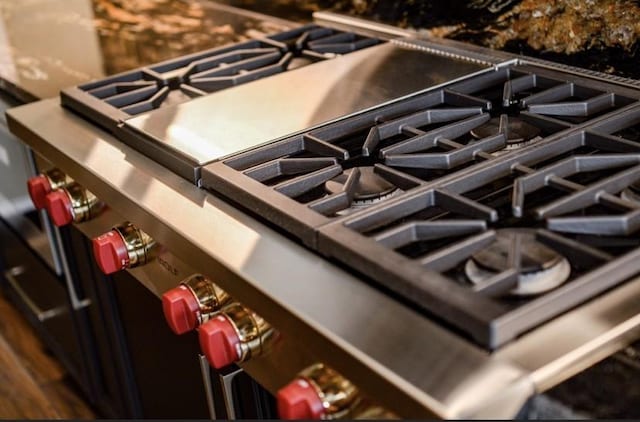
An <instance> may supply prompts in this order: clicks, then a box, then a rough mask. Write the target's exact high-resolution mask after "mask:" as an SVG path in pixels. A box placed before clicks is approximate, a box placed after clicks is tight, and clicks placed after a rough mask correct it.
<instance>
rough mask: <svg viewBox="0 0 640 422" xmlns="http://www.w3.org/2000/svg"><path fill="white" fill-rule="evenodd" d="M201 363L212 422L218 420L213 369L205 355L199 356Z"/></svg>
mask: <svg viewBox="0 0 640 422" xmlns="http://www.w3.org/2000/svg"><path fill="white" fill-rule="evenodd" d="M198 360H199V361H200V372H202V382H203V384H204V392H205V396H206V398H207V407H208V408H209V417H210V418H211V420H212V421H214V420H216V419H218V418H217V417H216V405H215V403H214V401H213V386H212V384H211V367H210V366H209V362H207V358H206V357H205V356H204V355H198Z"/></svg>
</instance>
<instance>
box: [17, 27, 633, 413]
mask: <svg viewBox="0 0 640 422" xmlns="http://www.w3.org/2000/svg"><path fill="white" fill-rule="evenodd" d="M355 24H357V22H356V23H354V25H355ZM338 28H339V29H338ZM343 29H344V28H343V27H340V26H339V25H337V26H336V27H335V28H325V27H322V26H311V27H304V28H302V29H294V30H293V31H288V32H287V33H285V34H287V35H282V34H281V35H276V36H272V37H270V38H269V39H268V40H266V41H265V40H259V41H256V42H255V43H254V42H250V43H248V44H247V45H243V46H242V47H241V50H242V51H243V52H242V53H238V52H237V48H238V47H237V46H236V47H231V48H229V49H226V48H225V49H222V50H216V51H214V52H206V53H203V54H196V55H194V56H190V57H189V58H188V59H185V60H180V59H179V60H176V61H172V62H171V63H169V62H167V63H164V64H162V65H158V66H152V67H150V68H149V69H143V70H141V71H135V72H130V73H128V74H126V75H124V76H116V77H114V78H110V79H108V80H106V81H98V82H96V83H91V84H87V85H83V86H80V87H76V88H71V89H68V90H65V91H64V92H63V95H62V102H63V105H65V106H67V107H69V108H71V109H73V110H74V111H75V112H78V113H79V114H81V115H82V116H83V117H84V118H88V119H89V121H90V122H93V123H97V124H99V125H100V126H102V127H104V128H106V129H107V130H108V131H110V132H111V133H112V135H113V136H114V137H111V136H109V135H106V134H104V133H102V132H99V131H96V130H95V128H94V127H93V126H92V124H91V123H90V122H87V121H86V120H84V119H83V118H78V117H77V116H75V115H74V114H73V113H69V112H67V111H64V110H62V109H60V108H54V106H55V104H53V103H52V102H51V101H49V102H43V103H40V104H36V105H33V106H30V107H29V108H28V109H27V108H24V109H23V110H16V111H14V112H10V114H9V117H10V120H11V124H12V129H13V130H14V131H16V132H17V133H18V134H20V135H21V137H22V138H23V139H24V140H25V142H28V143H29V144H30V145H32V146H33V147H34V148H35V149H36V150H39V151H41V152H42V153H44V154H47V155H48V156H50V157H51V158H52V161H54V162H55V163H56V164H58V165H59V166H61V167H64V168H65V170H66V171H67V172H69V173H71V174H73V176H74V179H76V180H79V181H81V182H82V183H83V185H85V186H86V187H87V188H88V189H90V190H91V191H92V192H93V193H95V194H96V195H97V196H99V197H100V198H101V199H103V200H104V201H105V202H107V203H108V204H109V205H110V206H112V207H114V208H116V209H118V211H119V212H120V213H121V214H122V215H125V216H127V218H130V220H131V221H134V222H135V223H136V224H137V225H138V226H139V227H142V228H143V229H144V230H145V231H146V232H148V233H151V234H152V235H153V237H154V238H155V239H156V240H158V241H159V242H161V243H162V244H163V245H169V246H170V249H171V250H172V251H173V252H175V254H176V255H177V256H179V257H180V258H181V259H184V261H185V262H187V263H188V264H189V265H191V266H193V267H194V268H203V269H206V270H203V271H205V272H207V273H208V274H212V275H213V276H215V279H216V283H218V284H219V285H220V286H221V287H223V288H224V289H225V290H226V291H228V292H229V293H230V294H231V295H233V296H234V297H236V298H237V299H238V300H241V301H242V303H245V304H246V305H247V306H250V307H251V308H252V309H254V310H255V311H256V312H259V313H260V315H261V316H262V317H264V318H265V319H266V320H267V321H269V322H270V323H271V324H272V325H273V327H275V328H276V329H277V330H278V331H279V332H281V333H282V338H284V340H283V341H281V342H280V343H278V344H277V345H276V346H274V350H272V351H270V353H268V354H265V355H263V356H258V357H256V358H255V359H251V360H247V361H246V362H244V363H243V365H244V366H245V367H246V369H247V370H248V371H249V372H250V373H251V374H252V375H254V376H255V377H256V378H257V379H258V380H259V381H261V382H262V383H263V384H264V385H265V386H266V387H267V388H268V389H269V390H271V391H273V392H275V391H277V390H279V389H280V388H281V387H282V386H283V385H284V384H285V383H286V381H288V380H290V379H291V378H293V376H294V375H295V374H296V373H298V371H300V369H302V367H303V366H304V365H303V363H313V362H317V361H322V362H324V363H327V364H330V365H331V366H332V367H334V368H336V369H337V370H339V371H340V372H341V373H343V374H344V375H345V376H347V377H348V378H349V379H350V380H351V381H353V382H354V384H356V385H358V387H360V388H361V389H362V391H363V392H364V393H365V394H366V395H367V396H369V397H371V398H373V399H374V400H375V401H377V402H379V403H381V404H382V405H383V406H385V407H388V408H389V409H391V410H393V411H395V412H398V414H401V415H402V416H405V415H406V416H424V415H438V416H449V417H453V416H479V417H482V416H495V415H503V416H506V415H508V416H513V415H514V414H515V413H516V412H517V410H518V408H519V407H520V406H521V405H522V403H523V402H524V401H525V400H526V399H527V398H528V397H529V396H530V395H531V394H533V393H534V391H536V390H538V391H541V390H545V389H547V388H549V387H551V386H552V385H554V384H556V383H558V382H559V381H561V380H563V379H565V378H566V377H568V376H570V375H571V374H573V373H576V372H577V371H579V370H580V369H582V368H584V367H585V366H587V365H589V364H591V363H594V362H595V361H597V360H598V359H601V358H602V357H604V356H606V355H607V354H610V353H611V352H612V351H614V350H616V349H618V348H620V347H621V346H623V345H624V344H626V342H628V341H629V340H630V339H632V338H634V337H636V336H637V330H638V322H640V321H638V319H639V318H638V315H639V314H640V304H639V303H638V301H637V299H634V297H635V298H637V297H638V296H637V295H638V290H640V285H639V284H638V283H639V281H638V280H637V279H634V276H637V273H638V272H639V270H640V268H638V267H637V265H635V262H634V261H635V260H636V258H637V255H638V254H640V252H638V242H637V240H636V239H635V238H634V236H633V233H634V232H635V231H636V230H637V225H636V224H637V221H636V220H637V216H636V214H637V210H638V205H637V204H638V202H636V195H637V192H638V189H637V183H638V181H639V180H640V175H639V174H638V170H637V168H638V157H637V156H640V154H638V152H637V151H638V146H637V141H638V138H637V127H638V124H639V123H640V102H639V100H640V90H639V89H638V88H637V87H634V86H633V82H630V81H622V82H623V83H620V82H621V81H614V80H607V79H605V78H600V77H597V78H596V77H593V75H588V74H584V75H583V74H580V72H577V71H575V70H573V69H563V68H560V67H556V66H553V65H550V64H547V63H542V62H538V61H533V60H532V61H529V60H521V59H512V58H510V60H505V57H504V56H503V55H492V53H491V52H488V51H481V52H478V49H477V48H474V49H469V50H468V51H467V50H465V46H464V45H459V44H455V45H454V46H453V48H450V46H449V45H445V44H443V43H440V42H435V41H433V40H417V39H403V40H400V41H398V40H392V39H390V38H391V37H390V36H388V37H387V38H385V37H384V36H383V37H380V38H378V39H375V40H373V41H367V40H372V39H373V38H372V35H371V33H368V32H367V31H363V30H362V28H357V27H354V28H353V30H352V31H346V32H341V31H343ZM314 31H320V32H321V33H323V34H325V35H326V34H328V35H326V36H327V37H329V38H330V39H332V37H338V38H339V39H342V38H340V37H344V38H346V39H347V42H346V44H347V45H348V46H349V47H347V48H346V50H349V51H350V50H357V51H355V52H352V53H349V54H345V55H340V56H339V57H334V58H332V59H331V60H325V59H326V56H324V54H325V53H326V51H320V52H316V53H317V54H316V53H313V54H311V53H308V52H307V49H305V48H302V49H300V48H298V46H299V45H303V44H304V43H309V37H312V35H308V34H314V33H316V32H314ZM323 31H324V32H323ZM344 34H347V35H344ZM291 39H293V40H296V41H295V42H293V43H291V41H286V40H291ZM269 40H270V41H269ZM283 40H284V42H282V41H283ZM354 40H356V41H355V42H354ZM363 40H364V41H363ZM361 41H362V44H358V42H361ZM279 42H282V44H281V45H279V44H278V43H279ZM264 43H266V44H268V45H265V44H264ZM322 44H323V43H320V45H322ZM291 45H294V46H296V47H291ZM359 46H362V47H363V48H362V49H360V48H359ZM356 47H358V48H356ZM331 48H332V49H333V48H335V47H331ZM289 49H292V51H289ZM346 50H339V51H331V52H330V53H332V54H334V53H344V52H345V51H346ZM234 51H235V52H234ZM289 53H291V54H290V55H289V59H286V60H285V59H284V57H286V56H287V55H288V54H289ZM305 54H310V56H311V57H313V60H309V61H312V62H313V63H307V61H305V63H304V64H305V66H303V67H301V68H299V69H292V70H291V71H290V72H289V71H287V72H284V73H281V74H277V75H271V76H268V75H269V74H270V73H271V72H280V71H282V70H286V69H287V66H288V65H289V63H292V61H293V60H295V58H298V57H305ZM465 54H466V55H465ZM318 55H320V56H323V57H322V58H320V57H318ZM220 57H225V59H224V60H228V61H232V64H231V65H228V64H227V65H225V66H222V67H220V66H219V63H220V60H219V59H220ZM316 59H318V61H315V60H316ZM194 60H195V61H196V62H198V64H196V65H193V64H192V63H193V62H194ZM233 60H237V61H235V62H233ZM289 60H290V61H289ZM200 63H202V66H204V67H203V68H198V66H200ZM225 63H226V61H225ZM233 63H242V66H244V65H245V64H246V65H248V66H249V68H248V69H245V70H244V71H238V68H237V67H235V65H234V64H233ZM254 66H255V67H254ZM227 67H231V71H230V72H229V73H230V74H231V75H229V73H226V70H225V69H226V68H227ZM211 69H215V70H213V71H211ZM265 69H266V70H265ZM256 70H260V71H259V72H257V71H256ZM263 70H264V72H263ZM210 71H211V72H213V73H212V74H211V75H209V74H208V73H207V72H210ZM254 72H255V73H254ZM334 72H335V73H334ZM194 73H195V74H199V75H198V76H197V77H192V76H190V75H193V74H194ZM162 74H163V75H162ZM220 75H222V77H221V76H220ZM245 75H246V77H245ZM399 75H400V76H399ZM263 76H264V78H263ZM267 76H268V77H267ZM209 78H211V79H213V81H206V79H209ZM252 79H257V80H255V81H253V82H250V83H249V80H252ZM310 80H314V81H316V80H317V81H321V82H318V83H317V84H315V83H314V86H311V87H310V86H309V81H310ZM149 81H153V82H149ZM185 81H186V82H185ZM209 82H211V83H212V85H209ZM244 82H247V83H246V84H244ZM236 84H239V85H241V86H237V87H233V88H230V89H226V88H228V87H229V86H231V85H236ZM287 87H289V89H290V90H291V91H292V95H286V94H287ZM329 87H331V88H329ZM209 89H211V90H213V91H216V92H214V93H206V92H207V90H209ZM303 90H304V91H303ZM203 91H204V92H203ZM301 92H303V93H304V95H302V96H301V95H299V94H300V93H301ZM205 93H206V94H205ZM275 93H279V94H282V95H275ZM192 97H197V98H192ZM307 102H308V105H306V104H307ZM283 110H284V111H286V112H283ZM45 115H47V116H49V117H50V118H49V119H48V121H47V119H44V120H42V121H39V119H42V116H45ZM239 116H240V117H239ZM244 122H248V124H243V123H244ZM63 127H64V129H65V130H64V132H63V131H62V128H63ZM70 138H72V139H70ZM63 139H64V140H63ZM227 140H231V141H232V142H227ZM119 141H124V143H125V144H122V143H120V142H119ZM131 148H133V149H131ZM134 150H136V151H137V152H136V151H134ZM123 152H124V155H123ZM139 153H141V154H139ZM147 157H148V158H151V159H152V160H153V161H155V162H157V163H158V164H156V163H154V162H152V161H150V160H148V158H147ZM165 168H169V169H170V170H172V172H173V174H171V173H166V171H164V169H165ZM198 186H200V187H202V188H204V189H206V191H205V190H203V189H198ZM207 192H208V193H207ZM167 204H172V206H173V207H174V208H173V209H172V210H171V212H167ZM282 234H284V235H285V236H288V238H287V237H284V236H282ZM291 239H293V240H294V241H293V242H292V241H291ZM297 243H303V244H304V245H305V247H301V246H300V245H299V244H297ZM309 249H310V250H311V251H309ZM325 258H326V259H325ZM275 262H278V263H280V264H279V265H275V264H274V263H275ZM283 263H284V267H286V268H282V264H283ZM624 282H626V283H624ZM618 285H620V286H619V287H618V288H616V289H615V290H610V289H611V288H612V287H614V286H618ZM578 305H579V306H578ZM594 321H598V323H597V324H594V323H593V322H594ZM576 327H580V332H575V330H576ZM569 333H571V335H570V336H569V335H568V334H569ZM298 334H299V335H300V337H301V338H302V339H304V343H303V342H302V341H298V340H297V339H296V337H297V335H298ZM541 344H543V345H545V346H544V347H542V348H541V346H540V345H541ZM548 344H553V345H554V347H549V346H548ZM291 356H296V358H291ZM300 356H304V357H300ZM443 371H444V372H447V373H446V374H443V373H442V372H443ZM489 385H491V386H492V388H487V386H489ZM489 390H491V391H489ZM507 402H509V403H507ZM403 412H404V413H403Z"/></svg>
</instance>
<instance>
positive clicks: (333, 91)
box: [61, 25, 487, 183]
mask: <svg viewBox="0 0 640 422" xmlns="http://www.w3.org/2000/svg"><path fill="white" fill-rule="evenodd" d="M486 67H487V66H486V65H480V64H476V63H472V62H470V61H464V60H457V59H452V58H446V57H442V56H438V55H434V54H428V53H425V52H422V51H419V50H417V49H412V48H406V47H401V46H399V45H396V44H393V43H389V42H385V41H384V40H381V39H378V38H372V37H368V36H364V35H359V34H357V33H354V32H345V31H339V30H335V29H331V28H325V27H321V26H317V25H306V26H302V27H299V28H296V29H292V30H290V31H286V32H282V33H278V34H274V35H271V36H269V37H266V38H262V39H256V40H254V41H249V42H245V43H241V44H234V45H231V46H227V47H222V48H217V49H213V50H209V51H206V52H202V53H197V54H193V55H190V56H186V57H183V58H179V59H174V60H171V61H168V62H163V63H160V64H157V65H153V66H149V67H146V68H142V69H138V70H135V71H131V72H126V73H123V74H120V75H116V76H113V77H110V78H107V79H103V80H99V81H95V82H91V83H88V84H85V85H82V86H78V87H74V88H70V89H67V90H64V91H62V93H61V98H62V104H63V105H64V106H66V107H69V108H71V109H72V110H74V111H76V112H78V113H80V114H82V115H83V116H85V117H87V118H89V119H90V120H92V121H94V122H95V123H97V124H99V125H101V126H102V127H104V128H106V129H107V130H109V131H111V132H112V133H114V134H115V135H116V137H117V138H119V139H121V140H123V141H124V142H126V143H128V144H129V145H131V146H132V147H134V148H136V149H138V150H140V151H142V152H143V153H145V154H146V155H148V156H150V157H151V158H153V159H155V160H156V161H158V162H160V163H161V164H163V165H165V166H167V167H168V168H170V169H171V170H173V171H175V172H176V173H178V174H180V175H182V176H183V177H185V178H187V179H189V180H192V181H193V182H195V183H198V182H199V179H200V168H201V167H202V165H204V164H206V163H209V162H211V161H214V160H218V159H220V158H222V157H225V156H228V155H230V154H233V153H237V152H239V151H242V150H246V149H249V148H252V147H255V146H257V145H260V144H263V143H265V142H269V141H274V140H278V139H280V138H283V137H285V136H287V135H291V134H294V133H297V132H300V131H302V130H305V129H308V128H310V127H313V126H316V125H318V124H321V123H326V122H329V121H331V120H333V119H336V118H338V117H341V116H345V115H349V114H352V113H355V112H358V111H362V110H364V109H366V108H369V107H373V106H375V105H378V104H381V103H384V102H387V101H390V100H393V99H396V98H399V97H402V96H404V95H408V94H412V93H414V92H416V91H420V90H423V89H426V88H430V87H433V86H435V85H439V84H442V83H444V82H447V81H450V80H452V79H455V78H457V77H461V76H463V75H467V74H469V73H473V72H475V71H478V70H481V69H483V68H486ZM249 82H251V83H249Z"/></svg>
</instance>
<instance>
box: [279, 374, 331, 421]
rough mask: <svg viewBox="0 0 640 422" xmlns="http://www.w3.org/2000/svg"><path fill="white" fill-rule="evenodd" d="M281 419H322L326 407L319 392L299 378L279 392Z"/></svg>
mask: <svg viewBox="0 0 640 422" xmlns="http://www.w3.org/2000/svg"><path fill="white" fill-rule="evenodd" d="M278 414H279V415H280V418H281V419H321V418H322V416H323V415H324V406H323V404H322V400H321V399H320V397H319V396H318V393H317V391H316V390H315V388H313V386H312V385H311V384H310V383H309V381H307V380H306V379H304V378H298V379H296V380H295V381H293V382H291V383H289V384H287V385H286V386H285V387H283V388H281V389H280V391H278Z"/></svg>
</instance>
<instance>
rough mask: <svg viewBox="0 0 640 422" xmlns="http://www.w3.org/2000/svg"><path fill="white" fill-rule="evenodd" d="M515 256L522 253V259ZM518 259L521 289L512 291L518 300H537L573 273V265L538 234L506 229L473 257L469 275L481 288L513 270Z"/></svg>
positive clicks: (467, 266)
mask: <svg viewBox="0 0 640 422" xmlns="http://www.w3.org/2000/svg"><path fill="white" fill-rule="evenodd" d="M516 251H518V252H516ZM513 253H519V257H512V254H513ZM513 258H515V259H513ZM517 259H519V260H520V273H519V275H518V285H517V287H515V288H514V289H512V290H511V291H510V294H512V295H514V296H533V295H538V294H541V293H544V292H547V291H549V290H552V289H554V288H556V287H558V286H560V285H561V284H562V283H564V282H565V281H567V279H568V278H569V274H570V273H571V265H570V264H569V261H568V260H567V259H566V258H565V257H563V256H562V255H560V254H559V253H557V252H556V251H555V250H553V249H551V248H549V247H548V246H546V245H544V244H543V243H540V242H539V241H538V240H536V232H535V231H534V230H529V229H502V230H498V231H497V233H496V239H495V241H494V242H493V243H491V244H490V245H489V246H488V247H486V248H484V249H481V250H480V251H478V252H476V253H474V254H473V255H472V256H471V258H470V259H469V260H468V261H467V263H466V265H465V274H466V275H467V277H468V278H469V280H470V281H471V282H472V283H473V284H479V283H482V282H484V281H486V280H488V279H490V278H491V277H494V276H496V275H497V274H499V273H501V272H503V271H507V270H509V269H511V268H513V263H512V262H515V261H516V260H517Z"/></svg>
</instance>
